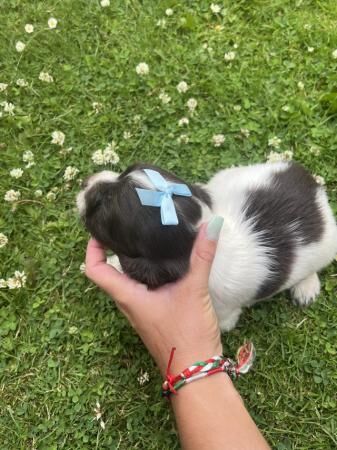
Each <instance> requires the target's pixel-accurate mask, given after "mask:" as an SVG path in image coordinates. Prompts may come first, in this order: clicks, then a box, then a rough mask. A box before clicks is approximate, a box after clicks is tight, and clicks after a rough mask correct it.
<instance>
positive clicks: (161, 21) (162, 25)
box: [156, 19, 166, 28]
mask: <svg viewBox="0 0 337 450" xmlns="http://www.w3.org/2000/svg"><path fill="white" fill-rule="evenodd" d="M156 25H157V27H160V28H165V27H166V20H165V19H159V20H158V21H157V23H156Z"/></svg>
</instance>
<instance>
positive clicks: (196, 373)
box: [162, 342, 255, 397]
mask: <svg viewBox="0 0 337 450" xmlns="http://www.w3.org/2000/svg"><path fill="white" fill-rule="evenodd" d="M175 350H176V348H175V347H173V348H172V350H171V355H170V359H169V362H168V365H167V370H166V379H165V381H164V383H163V385H162V395H163V396H164V397H169V396H170V395H171V394H177V391H178V390H179V389H181V388H182V387H183V386H185V384H188V383H192V382H193V381H196V380H200V379H201V378H204V377H208V376H210V375H214V374H215V373H219V372H226V373H227V374H228V375H229V376H230V377H231V378H232V379H236V378H237V377H238V376H240V375H241V374H244V373H247V372H248V371H249V370H250V368H251V367H252V365H253V361H254V359H255V348H254V345H253V343H252V342H247V343H246V344H244V345H242V346H241V347H240V348H239V350H238V351H237V354H236V362H235V361H233V360H231V359H230V358H225V357H224V356H213V357H212V358H210V359H207V360H206V361H198V362H196V363H194V364H193V365H192V366H190V367H188V368H187V369H185V370H183V371H182V372H181V373H179V374H178V375H175V376H173V375H171V374H170V368H171V364H172V360H173V355H174V352H175Z"/></svg>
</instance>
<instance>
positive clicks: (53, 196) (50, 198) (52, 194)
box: [46, 191, 56, 202]
mask: <svg viewBox="0 0 337 450" xmlns="http://www.w3.org/2000/svg"><path fill="white" fill-rule="evenodd" d="M46 199H47V200H48V201H49V202H53V201H54V200H56V194H55V192H52V191H49V192H48V194H47V195H46Z"/></svg>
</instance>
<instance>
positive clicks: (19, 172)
mask: <svg viewBox="0 0 337 450" xmlns="http://www.w3.org/2000/svg"><path fill="white" fill-rule="evenodd" d="M9 175H10V176H11V177H12V178H21V177H22V175H23V170H22V169H12V170H11V171H10V172H9Z"/></svg>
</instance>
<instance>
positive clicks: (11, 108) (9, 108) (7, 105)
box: [1, 102, 15, 116]
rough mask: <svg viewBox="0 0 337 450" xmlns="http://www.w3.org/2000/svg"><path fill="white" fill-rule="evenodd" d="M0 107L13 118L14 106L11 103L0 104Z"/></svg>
mask: <svg viewBox="0 0 337 450" xmlns="http://www.w3.org/2000/svg"><path fill="white" fill-rule="evenodd" d="M1 106H2V107H3V109H4V111H5V112H7V113H8V114H9V115H10V116H14V109H15V106H14V105H13V103H9V102H2V103H1Z"/></svg>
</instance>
